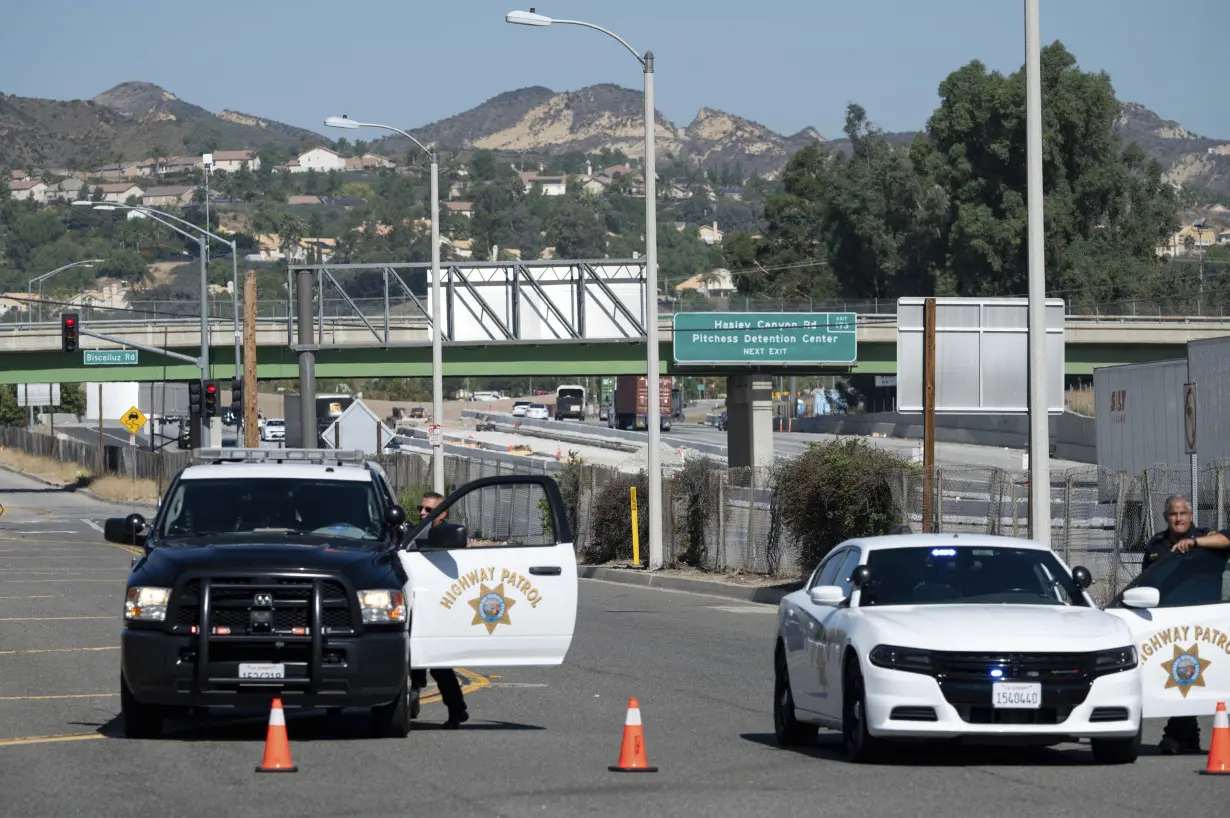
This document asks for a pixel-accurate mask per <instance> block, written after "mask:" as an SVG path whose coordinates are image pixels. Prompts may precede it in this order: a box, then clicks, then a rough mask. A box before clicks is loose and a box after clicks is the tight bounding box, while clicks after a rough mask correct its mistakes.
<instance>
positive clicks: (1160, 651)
mask: <svg viewBox="0 0 1230 818" xmlns="http://www.w3.org/2000/svg"><path fill="white" fill-rule="evenodd" d="M1147 588H1154V589H1157V603H1158V604H1156V605H1151V606H1149V607H1128V606H1127V605H1126V604H1125V597H1129V595H1130V592H1131V591H1132V589H1147ZM1106 610H1107V612H1108V613H1112V614H1114V615H1115V616H1118V617H1120V618H1121V619H1123V620H1124V621H1125V622H1127V623H1128V627H1129V628H1131V630H1132V636H1133V638H1134V641H1135V642H1136V650H1137V651H1138V652H1139V655H1140V664H1141V669H1142V671H1143V673H1142V681H1143V684H1144V690H1143V694H1144V695H1143V700H1142V703H1143V710H1142V713H1141V715H1142V716H1143V717H1144V718H1147V719H1149V718H1163V717H1170V716H1211V715H1213V711H1214V710H1216V709H1217V703H1218V702H1220V701H1226V700H1227V699H1230V563H1228V562H1227V554H1226V552H1225V551H1220V550H1213V549H1201V548H1194V549H1192V550H1191V551H1190V552H1189V553H1187V554H1183V555H1179V554H1174V555H1171V554H1164V555H1163V556H1162V558H1161V559H1159V560H1158V561H1157V562H1156V563H1154V564H1153V565H1151V566H1150V567H1149V568H1148V569H1146V570H1145V571H1144V572H1142V573H1141V574H1140V576H1138V577H1137V578H1136V579H1135V580H1134V581H1133V582H1132V583H1131V584H1130V585H1128V587H1127V588H1126V589H1124V591H1123V592H1122V593H1120V594H1119V596H1118V597H1116V598H1115V600H1114V601H1113V602H1112V603H1111V604H1110V605H1109V606H1108V607H1107V609H1106Z"/></svg>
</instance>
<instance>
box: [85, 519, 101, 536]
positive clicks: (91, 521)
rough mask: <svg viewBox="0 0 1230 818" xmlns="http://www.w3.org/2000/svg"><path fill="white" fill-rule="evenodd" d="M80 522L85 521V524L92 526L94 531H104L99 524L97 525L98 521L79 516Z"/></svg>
mask: <svg viewBox="0 0 1230 818" xmlns="http://www.w3.org/2000/svg"><path fill="white" fill-rule="evenodd" d="M81 522H83V523H85V524H86V525H88V526H89V527H90V528H92V529H94V530H95V531H97V532H98V533H99V534H102V533H104V529H103V527H102V526H101V525H99V524H98V523H96V522H94V521H93V520H87V519H85V518H84V517H83V518H81Z"/></svg>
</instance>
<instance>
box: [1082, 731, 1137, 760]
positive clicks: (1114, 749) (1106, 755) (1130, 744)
mask: <svg viewBox="0 0 1230 818" xmlns="http://www.w3.org/2000/svg"><path fill="white" fill-rule="evenodd" d="M1140 741H1141V734H1140V731H1139V730H1137V731H1136V735H1134V736H1132V737H1131V738H1095V739H1091V740H1090V741H1089V746H1090V747H1091V748H1092V749H1093V760H1094V761H1096V762H1098V763H1099V764H1135V763H1136V759H1137V757H1139V756H1140Z"/></svg>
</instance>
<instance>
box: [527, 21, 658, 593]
mask: <svg viewBox="0 0 1230 818" xmlns="http://www.w3.org/2000/svg"><path fill="white" fill-rule="evenodd" d="M504 21H505V22H507V23H512V24H513V25H518V26H536V27H542V26H550V25H563V26H581V27H582V28H592V29H593V30H594V31H600V32H602V33H603V34H605V35H607V36H608V37H610V38H611V39H613V40H615V41H616V42H618V43H619V44H620V45H622V46H623V47H624V48H626V49H628V51H629V52H631V53H632V56H633V57H636V60H637V62H639V63H640V64H641V68H642V69H643V70H644V74H645V340H646V347H647V349H646V351H645V353H646V355H645V374H646V377H645V395H646V401H645V403H646V406H645V409H646V414H647V418H646V420H645V425H646V426H647V427H648V430H647V431H648V432H649V452H648V455H649V458H648V459H649V463H648V464H647V465H648V467H649V498H648V499H649V569H650V570H651V571H654V570H657V569H659V568H661V567H662V562H663V549H662V452H661V445H662V430H661V426H660V424H661V422H662V421H661V405H660V402H659V400H660V398H659V396H660V395H661V391H660V390H661V387H660V386H659V364H660V355H661V349H660V347H659V344H658V180H657V169H656V158H657V156H656V153H655V148H654V130H653V129H654V121H655V114H656V112H655V110H654V102H653V52H652V51H646V52H645V53H644V55H642V54H640V53H638V52H637V50H636V49H635V48H633V47H632V46H630V45H628V42H627V41H626V40H624V39H623V38H622V37H620V36H619V35H618V34H616V33H615V32H613V31H608V30H607V29H605V28H603V27H602V26H597V25H594V24H593V23H586V22H583V21H581V20H556V19H554V18H551V17H547V16H546V15H545V14H538V13H537V12H535V11H533V10H530V11H510V12H508V14H506V15H504Z"/></svg>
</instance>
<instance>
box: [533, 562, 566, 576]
mask: <svg viewBox="0 0 1230 818" xmlns="http://www.w3.org/2000/svg"><path fill="white" fill-rule="evenodd" d="M530 573H531V574H533V575H534V576H537V577H543V576H547V577H558V576H559V575H560V567H559V566H558V565H535V566H533V567H532V568H530Z"/></svg>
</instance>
